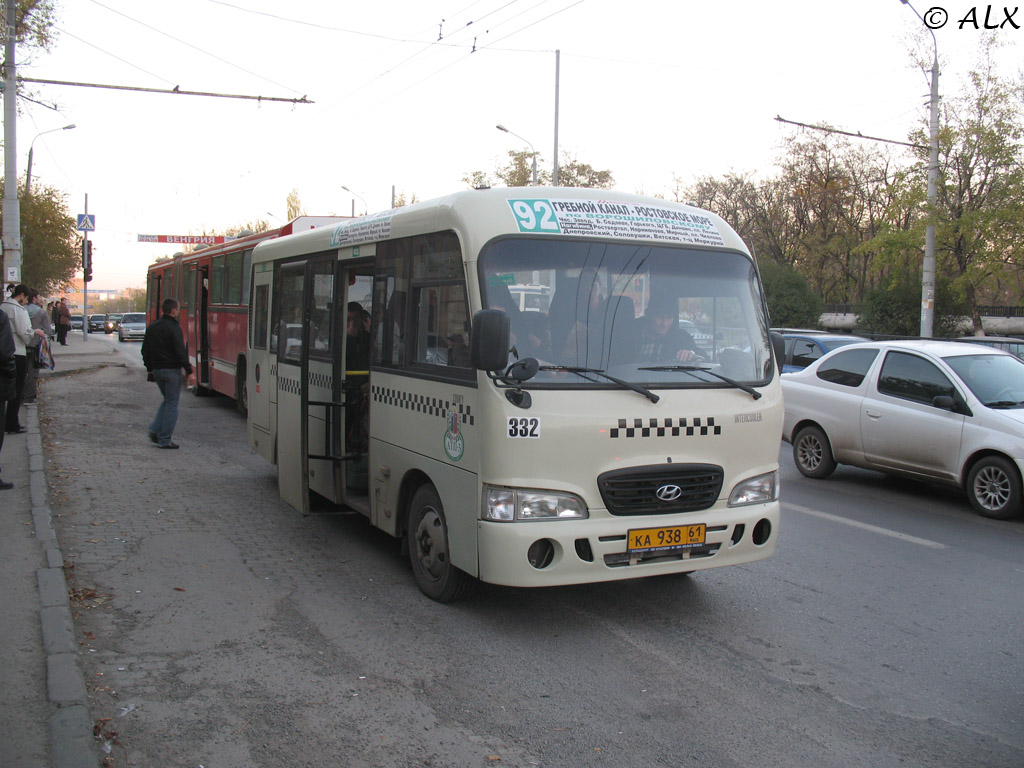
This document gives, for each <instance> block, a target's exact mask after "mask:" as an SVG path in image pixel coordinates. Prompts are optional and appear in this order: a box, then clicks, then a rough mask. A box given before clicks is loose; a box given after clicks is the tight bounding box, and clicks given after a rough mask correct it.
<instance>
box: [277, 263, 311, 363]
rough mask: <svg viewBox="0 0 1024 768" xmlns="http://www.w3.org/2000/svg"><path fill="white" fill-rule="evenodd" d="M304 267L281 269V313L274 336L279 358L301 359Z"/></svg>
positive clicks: (296, 360) (293, 360)
mask: <svg viewBox="0 0 1024 768" xmlns="http://www.w3.org/2000/svg"><path fill="white" fill-rule="evenodd" d="M304 277H305V275H304V269H303V268H302V266H300V267H299V268H297V269H296V268H292V269H282V270H281V284H280V285H281V288H280V290H281V293H280V297H281V313H280V318H281V319H280V320H279V322H278V324H277V329H276V336H277V343H278V347H279V355H280V357H281V359H283V360H288V361H291V362H299V360H301V359H302V284H303V282H304Z"/></svg>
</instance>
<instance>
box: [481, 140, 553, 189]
mask: <svg viewBox="0 0 1024 768" xmlns="http://www.w3.org/2000/svg"><path fill="white" fill-rule="evenodd" d="M494 175H495V176H497V177H498V179H500V180H501V182H502V183H503V184H504V185H505V186H506V187H529V186H531V185H532V184H533V153H532V152H528V151H526V150H525V149H523V150H518V149H510V150H509V151H508V162H507V163H506V164H505V165H504V166H503V167H501V168H498V169H496V170H495V171H494ZM537 184H538V186H544V185H546V184H548V185H549V184H551V172H550V171H546V170H544V159H543V157H542V156H541V155H537Z"/></svg>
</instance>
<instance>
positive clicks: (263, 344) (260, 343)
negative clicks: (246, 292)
mask: <svg viewBox="0 0 1024 768" xmlns="http://www.w3.org/2000/svg"><path fill="white" fill-rule="evenodd" d="M269 289H270V286H268V285H259V286H257V287H256V296H255V303H254V304H253V312H252V315H253V320H252V322H253V328H252V346H253V349H266V348H267V295H268V294H269Z"/></svg>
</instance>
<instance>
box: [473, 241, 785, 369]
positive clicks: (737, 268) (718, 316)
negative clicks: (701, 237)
mask: <svg viewBox="0 0 1024 768" xmlns="http://www.w3.org/2000/svg"><path fill="white" fill-rule="evenodd" d="M479 272H480V280H481V285H482V292H483V296H484V302H485V306H486V307H487V308H490V309H500V310H503V311H505V312H506V313H507V314H508V315H509V317H510V319H511V328H512V345H513V350H514V351H513V353H512V356H511V359H512V360H514V359H515V358H516V357H517V356H518V357H519V358H520V359H522V358H526V357H533V358H537V359H538V360H539V361H540V364H541V370H540V372H539V373H538V375H537V376H536V377H535V378H533V379H531V380H530V381H529V383H528V384H529V385H530V386H532V385H541V386H566V387H574V388H576V387H580V386H608V383H607V381H606V380H605V379H603V378H601V377H600V376H596V375H594V374H593V373H589V372H586V371H582V370H575V371H569V370H566V369H569V368H572V369H591V370H592V371H601V372H604V373H608V374H613V375H614V376H616V377H619V378H622V379H626V380H628V381H630V382H633V383H637V384H644V385H655V384H656V385H658V386H670V387H673V386H679V387H710V386H714V387H721V386H724V385H723V383H722V379H721V377H723V376H724V377H728V379H731V380H734V381H738V382H743V383H746V384H757V383H763V382H765V381H767V380H768V379H769V378H770V376H771V353H770V350H769V339H768V328H767V322H766V317H765V312H764V308H763V301H762V297H761V290H760V283H759V281H758V278H757V273H756V271H755V268H754V265H753V263H752V261H751V260H750V258H749V257H747V256H745V255H744V254H741V253H738V252H723V251H707V250H699V249H695V248H687V247H682V246H678V247H673V246H658V245H655V246H652V245H635V244H618V243H607V242H583V241H571V240H560V239H550V240H546V239H538V238H529V239H527V238H507V239H502V240H498V241H495V242H493V243H492V244H491V245H490V246H489V247H487V248H486V249H485V250H484V252H483V253H482V254H481V256H480V261H479ZM523 286H530V287H531V288H532V289H533V290H531V292H530V293H531V296H530V298H531V301H530V302H529V303H526V302H524V301H523V300H522V299H521V295H522V287H523ZM714 374H718V375H717V376H716V375H714Z"/></svg>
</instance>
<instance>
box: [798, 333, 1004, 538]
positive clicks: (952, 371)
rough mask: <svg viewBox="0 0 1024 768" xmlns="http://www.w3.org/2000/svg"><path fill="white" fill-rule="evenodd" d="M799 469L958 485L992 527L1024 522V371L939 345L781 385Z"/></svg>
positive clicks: (832, 364)
mask: <svg viewBox="0 0 1024 768" xmlns="http://www.w3.org/2000/svg"><path fill="white" fill-rule="evenodd" d="M782 391H783V395H784V397H785V403H786V406H785V408H786V415H785V422H784V425H783V440H785V441H786V442H789V443H792V445H793V459H794V461H795V462H796V466H797V469H799V470H800V472H801V473H802V474H804V475H806V476H807V477H812V478H826V477H828V476H829V475H831V474H832V472H833V471H834V470H835V468H836V464H851V465H853V466H857V467H864V468H866V469H876V470H880V471H882V472H890V473H893V474H900V475H905V476H909V477H913V478H917V479H919V480H931V481H934V482H939V483H944V484H947V485H955V486H958V487H960V488H963V489H964V490H965V491H966V492H967V497H968V499H970V502H971V506H973V507H974V509H975V511H977V512H978V513H979V514H982V515H985V516H986V517H993V518H998V519H1006V518H1010V517H1015V516H1017V515H1019V514H1020V513H1021V498H1022V490H1021V476H1022V474H1024V361H1021V360H1020V359H1018V358H1016V357H1014V356H1013V355H1010V354H1007V353H1006V352H1001V351H999V350H995V349H991V348H988V347H983V346H978V345H973V344H960V343H957V342H936V341H884V342H882V341H878V342H867V343H863V344H851V345H849V346H846V347H843V348H841V349H838V350H835V351H834V352H832V353H830V354H828V355H826V356H825V357H823V358H821V359H819V360H818V361H816V362H814V363H812V364H811V365H810V366H808V367H807V368H805V369H804V370H802V371H798V372H796V373H791V374H786V375H785V376H783V377H782Z"/></svg>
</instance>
